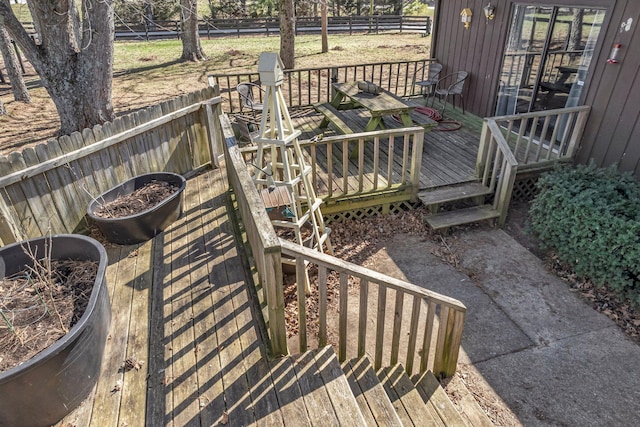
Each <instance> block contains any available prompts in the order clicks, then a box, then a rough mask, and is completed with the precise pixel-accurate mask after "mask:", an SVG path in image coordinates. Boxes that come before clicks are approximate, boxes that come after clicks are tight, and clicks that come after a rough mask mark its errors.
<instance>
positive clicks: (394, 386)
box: [378, 365, 444, 427]
mask: <svg viewBox="0 0 640 427" xmlns="http://www.w3.org/2000/svg"><path fill="white" fill-rule="evenodd" d="M378 379H379V380H380V382H381V383H382V386H383V387H384V390H385V392H386V393H387V396H389V399H390V400H391V403H392V405H393V407H394V408H395V410H396V412H397V413H398V416H399V417H400V421H402V425H403V426H405V427H409V426H438V427H443V426H444V423H442V421H441V420H440V417H439V416H438V415H437V413H436V412H435V410H434V409H433V408H431V407H429V406H428V405H426V404H425V403H424V401H423V400H422V397H421V396H420V394H419V393H418V391H417V390H416V388H415V387H414V385H413V383H412V382H411V380H410V379H409V377H408V376H407V373H406V372H405V370H404V368H403V367H402V366H401V365H395V366H391V367H388V368H382V369H380V370H379V371H378Z"/></svg>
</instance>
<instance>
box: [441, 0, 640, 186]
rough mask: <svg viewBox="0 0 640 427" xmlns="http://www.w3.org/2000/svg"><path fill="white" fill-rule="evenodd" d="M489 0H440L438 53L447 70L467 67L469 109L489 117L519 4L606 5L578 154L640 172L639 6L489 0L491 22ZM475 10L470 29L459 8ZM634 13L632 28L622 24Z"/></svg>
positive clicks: (625, 1) (584, 0)
mask: <svg viewBox="0 0 640 427" xmlns="http://www.w3.org/2000/svg"><path fill="white" fill-rule="evenodd" d="M487 3H488V1H485V0H481V1H480V0H440V1H439V2H438V4H437V5H436V8H437V9H436V17H435V32H436V33H435V35H434V40H433V57H435V58H438V60H439V61H440V62H441V63H442V64H443V65H444V69H443V74H442V75H445V74H448V73H451V72H455V71H457V70H466V71H468V72H469V73H470V79H469V80H468V82H467V84H466V87H465V92H464V97H465V106H466V108H467V110H468V111H470V112H472V113H474V114H477V115H480V116H492V115H493V113H494V109H495V102H496V95H497V89H498V78H499V77H498V76H499V73H500V66H501V60H502V52H503V50H504V45H505V42H506V36H507V33H508V31H509V20H510V17H511V11H512V7H513V5H514V4H518V3H520V4H540V5H562V6H569V7H570V6H581V7H598V8H603V9H605V10H606V11H607V14H606V17H605V20H604V22H603V33H602V34H601V35H600V38H599V40H598V44H597V45H596V54H595V55H594V57H593V60H592V68H591V71H590V75H589V77H588V79H587V81H586V82H585V83H586V85H587V91H585V93H584V94H583V95H582V99H581V103H582V104H586V105H590V106H591V107H592V111H591V114H590V116H589V121H588V124H587V127H586V129H585V133H584V136H583V139H582V143H581V145H580V149H579V151H578V155H577V161H578V162H580V163H587V162H589V161H590V160H591V159H593V160H594V161H595V162H596V163H597V164H598V165H600V166H608V165H611V164H612V163H618V164H619V166H620V169H622V170H625V171H631V172H633V173H634V174H635V175H636V176H637V177H640V120H639V119H638V117H639V116H640V79H639V78H638V69H640V48H638V46H640V30H638V24H639V22H640V8H639V7H638V4H637V1H634V0H617V1H616V0H558V1H556V2H553V1H535V0H532V1H522V2H514V1H511V0H492V1H491V3H492V4H493V5H494V6H496V17H495V19H494V20H493V21H488V22H487V20H486V19H485V17H484V13H483V11H482V7H483V6H485V5H486V4H487ZM465 7H469V8H471V10H472V11H473V18H472V22H471V27H470V28H469V29H465V28H464V25H463V24H462V22H460V12H461V11H462V9H463V8H465ZM629 18H631V19H632V24H631V26H630V28H629V30H628V31H626V29H623V28H622V24H623V23H626V22H627V20H628V19H629ZM614 43H621V44H622V49H621V52H620V55H619V61H620V63H619V64H608V63H607V58H608V57H609V54H610V52H611V48H612V47H613V44H614Z"/></svg>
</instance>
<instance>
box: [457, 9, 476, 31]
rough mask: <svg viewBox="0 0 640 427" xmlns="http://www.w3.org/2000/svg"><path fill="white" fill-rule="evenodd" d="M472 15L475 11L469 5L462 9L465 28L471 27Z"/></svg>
mask: <svg viewBox="0 0 640 427" xmlns="http://www.w3.org/2000/svg"><path fill="white" fill-rule="evenodd" d="M471 16H473V12H471V9H469V8H468V7H465V8H464V9H462V12H460V21H462V23H464V28H469V27H470V26H471Z"/></svg>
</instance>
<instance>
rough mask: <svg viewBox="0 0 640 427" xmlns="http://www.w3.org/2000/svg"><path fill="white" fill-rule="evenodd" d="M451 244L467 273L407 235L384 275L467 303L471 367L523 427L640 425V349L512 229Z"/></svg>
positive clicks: (381, 262)
mask: <svg viewBox="0 0 640 427" xmlns="http://www.w3.org/2000/svg"><path fill="white" fill-rule="evenodd" d="M447 239H448V242H449V244H450V245H451V247H452V249H453V251H454V252H455V253H456V254H457V255H458V256H459V257H460V268H459V269H456V268H454V267H452V266H451V265H448V264H445V263H443V262H442V261H441V260H440V259H439V258H437V257H436V256H434V255H432V253H431V251H432V249H434V248H435V243H433V242H431V241H429V240H424V239H421V238H419V237H416V236H407V235H397V236H394V237H392V238H390V240H389V241H387V242H386V244H385V247H384V248H383V249H382V250H381V251H380V252H379V253H378V254H376V255H375V256H374V258H375V264H376V267H375V269H376V270H378V271H381V272H384V273H386V274H389V275H391V276H395V277H399V278H403V279H406V280H408V281H410V282H412V283H415V284H421V285H425V286H428V287H429V288H430V289H432V290H435V291H438V292H441V293H443V294H445V295H448V296H452V297H454V298H458V299H460V300H461V301H462V302H463V303H464V304H465V305H466V306H467V308H468V312H467V318H466V321H465V330H464V335H463V340H462V345H463V352H462V356H461V360H460V363H461V368H469V369H471V370H473V371H474V372H477V373H479V374H480V375H481V377H482V381H483V383H484V385H485V388H486V387H490V388H491V389H492V390H493V391H494V392H495V393H497V395H499V397H500V398H501V399H502V401H503V402H504V404H506V406H508V408H509V409H510V410H511V411H512V412H513V413H514V414H515V416H516V417H517V419H518V421H519V422H520V423H521V424H522V425H526V426H549V425H551V426H638V425H640V346H639V345H637V344H636V343H634V342H632V341H631V340H629V339H628V338H627V337H626V336H625V335H624V334H623V333H622V332H621V331H620V330H619V328H618V327H617V326H616V325H615V324H614V323H613V322H612V321H611V320H609V319H608V318H607V317H605V316H604V315H602V314H600V313H598V312H596V311H594V310H593V309H592V308H591V307H590V306H589V305H588V304H587V303H586V302H585V301H584V300H582V299H580V297H579V296H578V295H576V294H575V293H573V292H571V291H570V288H569V286H568V285H567V284H565V283H564V282H563V281H562V280H560V279H559V278H558V277H556V276H555V275H554V274H552V273H550V272H548V271H547V270H546V269H545V267H544V265H543V263H542V261H541V260H540V259H538V258H537V257H536V256H534V255H533V254H532V253H530V252H529V251H528V250H526V249H525V248H523V247H522V246H521V245H520V244H519V243H518V242H516V241H515V240H513V239H512V238H511V237H510V236H509V235H508V234H506V233H505V232H504V231H502V230H496V229H492V228H489V227H483V228H479V229H475V230H471V231H465V232H460V233H459V234H456V235H454V236H450V237H448V238H447ZM463 272H464V273H463ZM516 424H517V422H516Z"/></svg>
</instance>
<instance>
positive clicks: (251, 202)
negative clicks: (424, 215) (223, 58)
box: [221, 116, 466, 376]
mask: <svg viewBox="0 0 640 427" xmlns="http://www.w3.org/2000/svg"><path fill="white" fill-rule="evenodd" d="M221 120H222V122H223V129H224V131H225V138H226V140H227V145H226V148H225V152H226V154H225V158H226V159H227V163H226V166H227V174H228V176H229V182H230V184H231V186H232V188H233V189H234V192H235V194H236V202H237V204H238V210H239V211H240V214H241V215H242V222H243V224H244V228H245V234H246V239H247V240H248V244H249V246H250V248H251V252H252V254H253V257H254V258H255V260H256V262H255V263H254V264H255V266H256V269H257V277H258V279H259V281H260V284H259V285H260V286H259V296H260V297H261V298H260V299H261V304H262V306H263V308H265V309H264V310H263V312H265V318H266V320H267V326H268V330H269V336H270V338H271V349H272V352H273V353H274V354H275V355H278V354H285V353H286V352H287V347H286V335H283V331H285V326H284V325H285V317H284V294H283V289H282V266H281V264H280V263H281V262H282V255H283V254H284V255H286V256H287V257H288V258H290V259H295V263H296V274H297V276H298V278H297V280H298V283H299V284H300V285H301V288H300V289H299V290H298V298H299V304H298V307H301V308H302V309H301V310H299V313H298V316H299V319H300V327H299V330H300V340H301V341H300V344H301V345H300V348H301V349H306V348H307V344H308V342H307V338H306V327H305V324H306V319H307V315H308V313H307V312H306V311H305V309H304V307H305V298H306V296H305V289H304V283H305V282H306V280H305V268H306V267H305V264H309V263H310V264H312V265H317V266H318V268H319V271H320V275H319V276H318V277H319V282H318V283H319V286H320V287H319V298H320V299H319V303H320V307H321V308H320V311H321V313H320V318H321V319H324V320H321V324H322V325H324V326H322V327H321V330H322V331H323V332H322V333H321V336H319V339H320V342H321V343H322V342H324V343H326V342H327V341H326V337H327V329H326V326H327V312H326V308H327V307H326V304H327V298H326V293H325V291H326V275H325V273H327V272H328V271H336V272H340V279H339V280H340V283H341V287H342V289H341V291H340V294H341V295H342V296H341V299H340V301H341V302H340V304H341V305H340V307H341V309H340V312H341V313H342V312H345V313H346V307H347V298H348V297H347V294H348V292H347V289H346V284H347V283H348V282H349V277H351V278H357V279H359V286H360V287H361V289H364V290H363V291H362V292H364V295H363V296H362V297H361V301H365V302H364V303H362V304H361V307H360V309H359V314H358V315H356V316H355V317H353V318H351V321H352V322H356V321H357V322H358V324H360V325H361V326H360V329H359V330H360V331H361V332H362V334H363V335H362V336H358V338H357V341H358V343H359V344H358V350H357V353H358V354H362V352H363V351H365V349H369V350H370V354H374V359H375V363H376V366H378V367H379V366H380V364H381V363H382V358H383V355H385V354H388V355H389V361H390V363H396V362H397V361H398V360H399V357H400V356H403V357H404V358H405V363H406V366H405V368H406V369H407V371H408V372H410V373H411V372H412V371H413V366H414V358H415V352H416V347H419V350H418V353H419V354H421V360H420V367H419V371H420V372H424V371H425V370H426V369H433V370H434V372H436V373H437V374H439V375H443V376H451V375H453V373H454V372H455V369H456V363H457V358H458V353H459V348H460V339H461V335H462V328H463V322H464V313H465V310H466V309H465V307H464V305H463V304H462V303H460V302H459V301H457V300H454V299H450V298H447V297H445V296H442V295H439V294H436V293H434V292H430V291H428V290H426V289H423V288H421V287H418V286H415V285H411V284H410V283H407V282H403V281H401V280H396V279H393V278H391V277H388V276H385V275H382V274H378V273H375V272H373V271H371V270H368V269H366V268H363V267H359V266H357V265H354V264H351V263H348V262H345V261H341V260H339V259H337V258H335V257H333V256H330V255H326V254H322V253H320V252H318V251H314V250H305V249H304V248H302V247H299V246H298V245H293V244H290V243H289V242H286V241H284V240H281V239H278V237H277V235H276V233H275V230H274V229H273V226H272V225H271V223H270V221H269V219H268V217H267V215H266V207H265V205H264V203H263V201H262V199H261V198H260V196H259V194H258V192H257V189H256V187H255V185H254V183H253V180H252V178H251V176H250V175H249V172H248V171H247V168H246V159H245V158H243V157H242V156H246V155H248V153H247V150H240V149H239V148H238V146H237V143H236V141H235V137H234V136H233V131H232V129H231V126H230V124H229V122H228V119H227V118H226V117H225V116H222V117H221ZM403 131H404V132H407V135H406V136H403V137H402V140H403V141H405V142H407V141H408V140H409V139H413V140H415V141H416V146H415V151H416V153H418V152H420V153H421V152H422V149H421V148H418V145H419V144H418V141H420V143H421V142H422V137H416V136H414V137H413V138H411V136H412V135H414V134H413V132H418V133H420V132H423V130H422V128H412V129H411V130H406V129H405V130H403ZM397 132H398V131H378V132H371V134H376V136H375V137H373V139H372V141H371V142H369V141H368V140H366V137H367V134H362V135H361V136H359V137H357V139H358V141H359V142H358V145H357V149H358V150H359V153H364V150H365V145H366V144H368V143H371V144H372V145H373V146H374V147H376V148H379V143H380V142H379V141H378V142H375V141H376V140H377V138H382V137H383V136H389V135H394V133H396V134H397ZM349 139H353V135H350V136H349ZM349 139H345V138H341V137H336V138H331V139H330V138H327V140H323V141H321V143H322V144H325V146H326V147H327V151H328V152H329V153H331V148H328V147H331V146H332V145H333V144H339V145H340V150H341V153H344V154H342V155H341V156H342V158H343V160H344V159H345V156H346V159H348V155H349V153H350V152H351V151H350V150H352V149H351V148H350V147H349V146H348V141H349ZM391 139H393V138H391ZM316 144H320V142H318V143H316ZM302 145H303V146H307V147H309V148H311V147H314V146H313V145H311V143H303V144H302ZM319 151H320V147H318V146H317V145H316V146H315V148H311V149H310V153H312V158H314V159H318V156H317V153H318V152H319ZM327 151H325V153H326V152H327ZM314 152H315V153H316V154H313V153H314ZM403 153H405V154H403V156H405V157H406V159H405V161H407V159H408V157H409V152H408V151H407V150H406V149H405V150H404V151H403ZM418 157H419V156H418ZM359 158H360V159H362V155H359ZM416 161H417V160H416ZM316 162H317V163H319V162H320V160H319V159H318V160H316ZM359 162H360V163H362V160H360V161H359ZM312 165H313V162H312ZM413 166H417V169H416V171H415V173H412V172H408V175H407V177H409V176H410V177H411V179H413V180H417V176H416V174H417V173H419V170H420V169H419V162H418V163H417V164H416V163H414V164H413ZM313 171H314V174H315V173H317V172H318V168H317V164H316V166H314V168H313ZM345 173H346V172H345ZM361 175H362V174H361ZM316 179H317V178H316ZM380 181H382V180H380ZM416 182H417V181H416ZM385 185H387V184H385ZM406 185H409V184H406ZM417 187H418V185H417V184H416V185H415V188H417ZM355 188H358V187H357V186H356V187H355ZM360 188H361V189H362V190H364V186H362V187H360ZM412 191H413V190H412ZM240 193H242V194H240ZM340 194H342V193H340ZM347 194H352V193H347ZM353 194H355V193H353ZM334 195H335V193H334ZM323 210H324V208H323ZM274 239H275V240H274ZM368 284H371V286H372V287H373V286H375V287H376V288H377V294H378V299H377V301H378V304H380V309H378V310H376V311H377V312H378V313H382V314H381V315H380V314H379V315H378V317H377V322H376V323H377V329H376V339H375V345H374V346H373V347H372V349H371V348H369V346H367V345H366V341H367V339H366V335H364V334H365V329H366V326H362V324H363V322H365V323H366V313H367V308H366V306H367V305H368V304H367V302H368V300H369V293H368V291H367V289H368V288H367V286H368ZM388 290H392V291H393V292H395V293H396V299H395V310H396V312H397V311H398V309H399V310H400V311H402V307H403V304H404V298H405V296H406V297H407V298H410V299H411V302H410V303H411V307H412V311H411V314H410V315H408V317H403V315H402V313H398V314H397V315H395V316H394V318H395V319H396V320H394V323H393V329H392V330H393V336H392V337H391V338H390V344H388V345H385V344H384V336H383V334H384V332H385V331H387V330H388V329H389V328H387V327H386V326H387V325H388V320H387V319H386V316H385V315H384V313H385V311H386V310H385V309H382V307H383V306H384V307H386V305H387V299H386V293H387V291H388ZM370 312H374V311H373V310H372V311H370ZM386 312H387V313H389V315H390V316H393V315H392V314H391V313H393V309H389V310H388V311H386ZM437 312H438V313H439V315H438V316H436V313H437ZM363 316H364V317H363ZM341 319H342V320H341V322H340V325H339V326H338V328H337V330H338V332H339V340H338V341H339V343H338V354H339V357H340V359H341V360H344V359H345V357H346V354H347V350H346V349H347V344H346V342H347V340H349V336H348V335H347V329H349V330H351V328H347V327H346V325H347V324H348V323H347V320H346V319H347V318H346V317H341ZM405 326H406V328H408V329H406V328H405ZM406 330H408V331H410V334H409V336H408V341H407V342H406V345H404V346H401V342H402V343H403V344H405V339H404V338H403V339H401V337H404V335H405V331H406ZM303 331H304V332H303ZM429 354H431V355H432V356H431V359H430V358H429Z"/></svg>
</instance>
